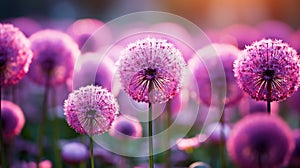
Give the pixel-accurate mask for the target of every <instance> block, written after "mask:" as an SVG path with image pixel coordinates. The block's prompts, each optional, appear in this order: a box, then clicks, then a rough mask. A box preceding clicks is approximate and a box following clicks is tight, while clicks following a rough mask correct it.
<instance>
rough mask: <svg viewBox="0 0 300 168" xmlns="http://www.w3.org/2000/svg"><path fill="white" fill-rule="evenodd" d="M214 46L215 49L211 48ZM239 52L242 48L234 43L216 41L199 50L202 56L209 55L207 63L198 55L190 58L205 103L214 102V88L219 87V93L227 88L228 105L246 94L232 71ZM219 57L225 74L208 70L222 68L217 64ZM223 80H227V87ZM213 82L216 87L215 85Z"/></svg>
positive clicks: (236, 101) (226, 98) (224, 101)
mask: <svg viewBox="0 0 300 168" xmlns="http://www.w3.org/2000/svg"><path fill="white" fill-rule="evenodd" d="M212 47H213V49H214V50H212V49H211V48H212ZM239 53H240V50H239V49H238V48H237V47H235V46H233V45H229V44H218V43H214V44H212V45H209V46H206V47H204V48H202V49H200V50H199V51H198V54H199V55H200V56H202V57H208V60H207V61H206V62H205V63H204V62H201V61H200V59H199V56H198V55H194V57H193V58H192V59H190V61H189V67H190V69H191V71H192V73H193V75H194V77H195V79H196V81H197V85H198V90H199V98H200V100H201V101H202V102H203V103H204V104H205V105H207V106H210V105H211V103H212V98H213V95H212V89H217V91H218V93H219V92H222V90H224V89H225V88H226V97H225V100H223V103H224V104H225V105H226V106H233V105H235V104H237V103H238V102H239V101H240V100H241V99H242V97H243V95H244V94H243V91H242V90H241V89H239V88H238V86H237V84H236V81H235V78H234V73H233V71H232V69H233V65H232V64H233V62H234V60H235V59H236V58H237V57H238V55H239ZM218 59H220V61H221V63H222V65H223V67H222V68H223V69H224V72H225V76H224V75H222V74H220V73H218V72H212V73H210V74H209V72H208V69H213V68H220V67H218V65H217V64H216V62H217V61H218ZM222 72H223V71H222ZM223 76H224V77H223ZM222 80H224V81H226V86H225V87H224V85H223V83H222ZM213 84H214V85H215V87H213Z"/></svg>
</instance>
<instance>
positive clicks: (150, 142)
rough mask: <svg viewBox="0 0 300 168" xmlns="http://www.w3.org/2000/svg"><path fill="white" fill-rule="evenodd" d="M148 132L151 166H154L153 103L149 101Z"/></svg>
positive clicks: (151, 167)
mask: <svg viewBox="0 0 300 168" xmlns="http://www.w3.org/2000/svg"><path fill="white" fill-rule="evenodd" d="M148 118H149V121H148V134H149V167H150V168H153V162H154V161H153V160H154V159H153V136H152V103H149V113H148Z"/></svg>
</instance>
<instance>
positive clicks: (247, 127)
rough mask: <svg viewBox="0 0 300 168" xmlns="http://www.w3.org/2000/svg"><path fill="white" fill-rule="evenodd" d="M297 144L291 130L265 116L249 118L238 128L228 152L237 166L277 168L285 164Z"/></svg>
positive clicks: (235, 129) (230, 141)
mask: <svg viewBox="0 0 300 168" xmlns="http://www.w3.org/2000/svg"><path fill="white" fill-rule="evenodd" d="M294 146H295V143H294V139H293V133H292V131H291V129H290V128H289V126H288V125H287V124H286V123H285V122H284V121H283V120H282V119H280V118H279V117H276V116H270V115H268V114H266V113H256V114H252V115H248V116H246V117H244V118H243V119H241V120H240V121H239V122H237V123H236V124H235V126H234V127H233V129H232V132H231V134H230V136H229V139H228V141H227V150H228V154H229V156H230V158H231V159H232V160H233V161H234V163H235V164H237V165H239V166H240V167H244V168H248V167H249V168H250V167H251V168H254V167H260V168H264V167H277V166H280V165H283V164H285V163H286V162H287V161H288V159H289V157H290V155H291V153H292V152H293V149H294Z"/></svg>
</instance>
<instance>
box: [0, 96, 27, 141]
mask: <svg viewBox="0 0 300 168" xmlns="http://www.w3.org/2000/svg"><path fill="white" fill-rule="evenodd" d="M1 120H2V136H3V139H4V140H10V139H11V138H13V137H14V136H16V135H18V134H19V133H20V132H21V131H22V129H23V127H24V124H25V117H24V114H23V111H22V110H21V108H20V107H19V106H18V105H16V104H14V103H12V102H10V101H7V100H1Z"/></svg>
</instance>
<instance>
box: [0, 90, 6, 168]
mask: <svg viewBox="0 0 300 168" xmlns="http://www.w3.org/2000/svg"><path fill="white" fill-rule="evenodd" d="M0 97H1V99H2V87H1V86H0ZM0 109H1V103H0ZM0 132H1V133H0V141H1V166H2V167H3V168H7V165H6V160H5V153H4V146H5V145H4V142H3V137H2V114H1V113H0Z"/></svg>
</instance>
